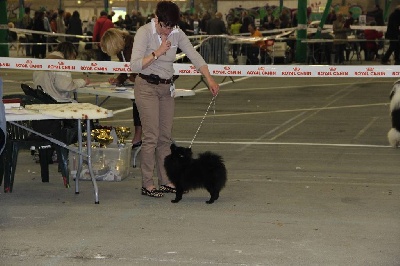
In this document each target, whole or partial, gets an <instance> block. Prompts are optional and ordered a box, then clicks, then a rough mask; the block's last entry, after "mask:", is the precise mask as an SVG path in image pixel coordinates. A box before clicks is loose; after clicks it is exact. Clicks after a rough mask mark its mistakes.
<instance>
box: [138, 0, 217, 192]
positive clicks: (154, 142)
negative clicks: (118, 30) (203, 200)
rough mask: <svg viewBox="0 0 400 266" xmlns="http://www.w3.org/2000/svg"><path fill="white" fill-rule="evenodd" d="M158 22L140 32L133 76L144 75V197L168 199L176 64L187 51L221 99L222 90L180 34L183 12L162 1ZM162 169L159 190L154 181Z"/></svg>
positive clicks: (141, 90) (141, 88) (140, 88)
mask: <svg viewBox="0 0 400 266" xmlns="http://www.w3.org/2000/svg"><path fill="white" fill-rule="evenodd" d="M155 14H156V17H155V18H154V19H152V20H151V22H149V23H147V24H146V25H144V26H142V27H140V28H139V29H138V31H137V33H136V35H135V41H134V43H133V49H132V55H131V70H132V72H134V73H139V74H138V76H137V78H136V81H135V99H136V104H137V106H138V109H139V114H140V119H141V121H142V127H143V145H142V150H141V172H142V195H147V196H150V197H162V196H163V193H168V192H175V188H174V187H173V185H172V184H171V182H170V181H169V180H168V177H167V175H166V172H165V169H164V158H165V157H166V156H167V155H168V154H170V144H171V132H172V122H173V117H174V97H173V96H174V89H175V87H174V85H173V78H172V77H173V74H174V68H173V62H174V60H175V54H176V50H177V49H178V48H179V49H181V50H182V51H183V52H184V53H185V54H186V55H187V57H188V58H189V59H190V61H191V62H192V63H193V65H194V66H195V67H196V68H197V69H198V70H199V71H200V72H201V74H202V75H203V76H204V77H205V78H206V80H207V82H208V85H209V88H210V91H211V93H212V94H213V95H214V96H215V95H217V93H218V91H219V85H218V84H217V83H216V82H215V80H214V79H213V78H212V77H211V75H210V72H209V70H208V66H207V64H206V62H205V61H204V59H203V58H202V57H201V56H200V54H199V53H198V52H197V51H196V50H195V49H194V48H193V45H192V44H191V43H190V41H189V39H188V37H187V36H186V34H185V33H184V32H183V31H182V30H180V29H179V28H177V24H178V22H179V14H180V10H179V7H178V6H177V5H176V4H175V3H173V2H170V1H160V2H158V4H157V8H156V12H155ZM155 167H156V168H157V175H158V185H159V189H158V190H157V189H156V186H155V184H154V181H153V171H154V168H155Z"/></svg>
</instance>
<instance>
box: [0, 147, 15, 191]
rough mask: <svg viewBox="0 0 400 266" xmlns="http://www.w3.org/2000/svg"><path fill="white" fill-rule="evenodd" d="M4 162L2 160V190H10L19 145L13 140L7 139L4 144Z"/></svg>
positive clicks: (12, 183) (12, 184)
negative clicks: (3, 167)
mask: <svg viewBox="0 0 400 266" xmlns="http://www.w3.org/2000/svg"><path fill="white" fill-rule="evenodd" d="M4 152H5V162H4V166H5V169H4V192H5V193H8V192H10V193H11V192H12V190H13V186H14V176H15V169H16V167H17V159H18V152H19V145H18V144H17V143H14V142H13V141H8V142H7V145H6V150H5V151H4Z"/></svg>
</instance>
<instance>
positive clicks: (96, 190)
mask: <svg viewBox="0 0 400 266" xmlns="http://www.w3.org/2000/svg"><path fill="white" fill-rule="evenodd" d="M86 132H87V134H86V136H87V137H86V151H87V155H88V158H87V165H88V169H89V173H90V177H91V178H92V183H93V188H94V196H95V202H94V203H95V204H99V188H98V187H97V182H96V178H95V176H94V173H93V168H92V143H91V136H90V132H91V130H90V120H89V119H87V120H86Z"/></svg>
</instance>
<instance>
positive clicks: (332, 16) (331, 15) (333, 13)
mask: <svg viewBox="0 0 400 266" xmlns="http://www.w3.org/2000/svg"><path fill="white" fill-rule="evenodd" d="M335 20H336V11H335V9H333V8H332V9H331V12H329V14H328V16H327V17H326V20H325V24H333V22H334V21H335Z"/></svg>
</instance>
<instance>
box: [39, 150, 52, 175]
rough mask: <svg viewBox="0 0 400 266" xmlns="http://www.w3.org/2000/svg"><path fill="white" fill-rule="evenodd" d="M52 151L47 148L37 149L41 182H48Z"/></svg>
mask: <svg viewBox="0 0 400 266" xmlns="http://www.w3.org/2000/svg"><path fill="white" fill-rule="evenodd" d="M52 151H53V149H51V147H49V146H42V147H39V162H40V171H41V177H42V182H46V183H47V182H49V164H50V160H51V155H52Z"/></svg>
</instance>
